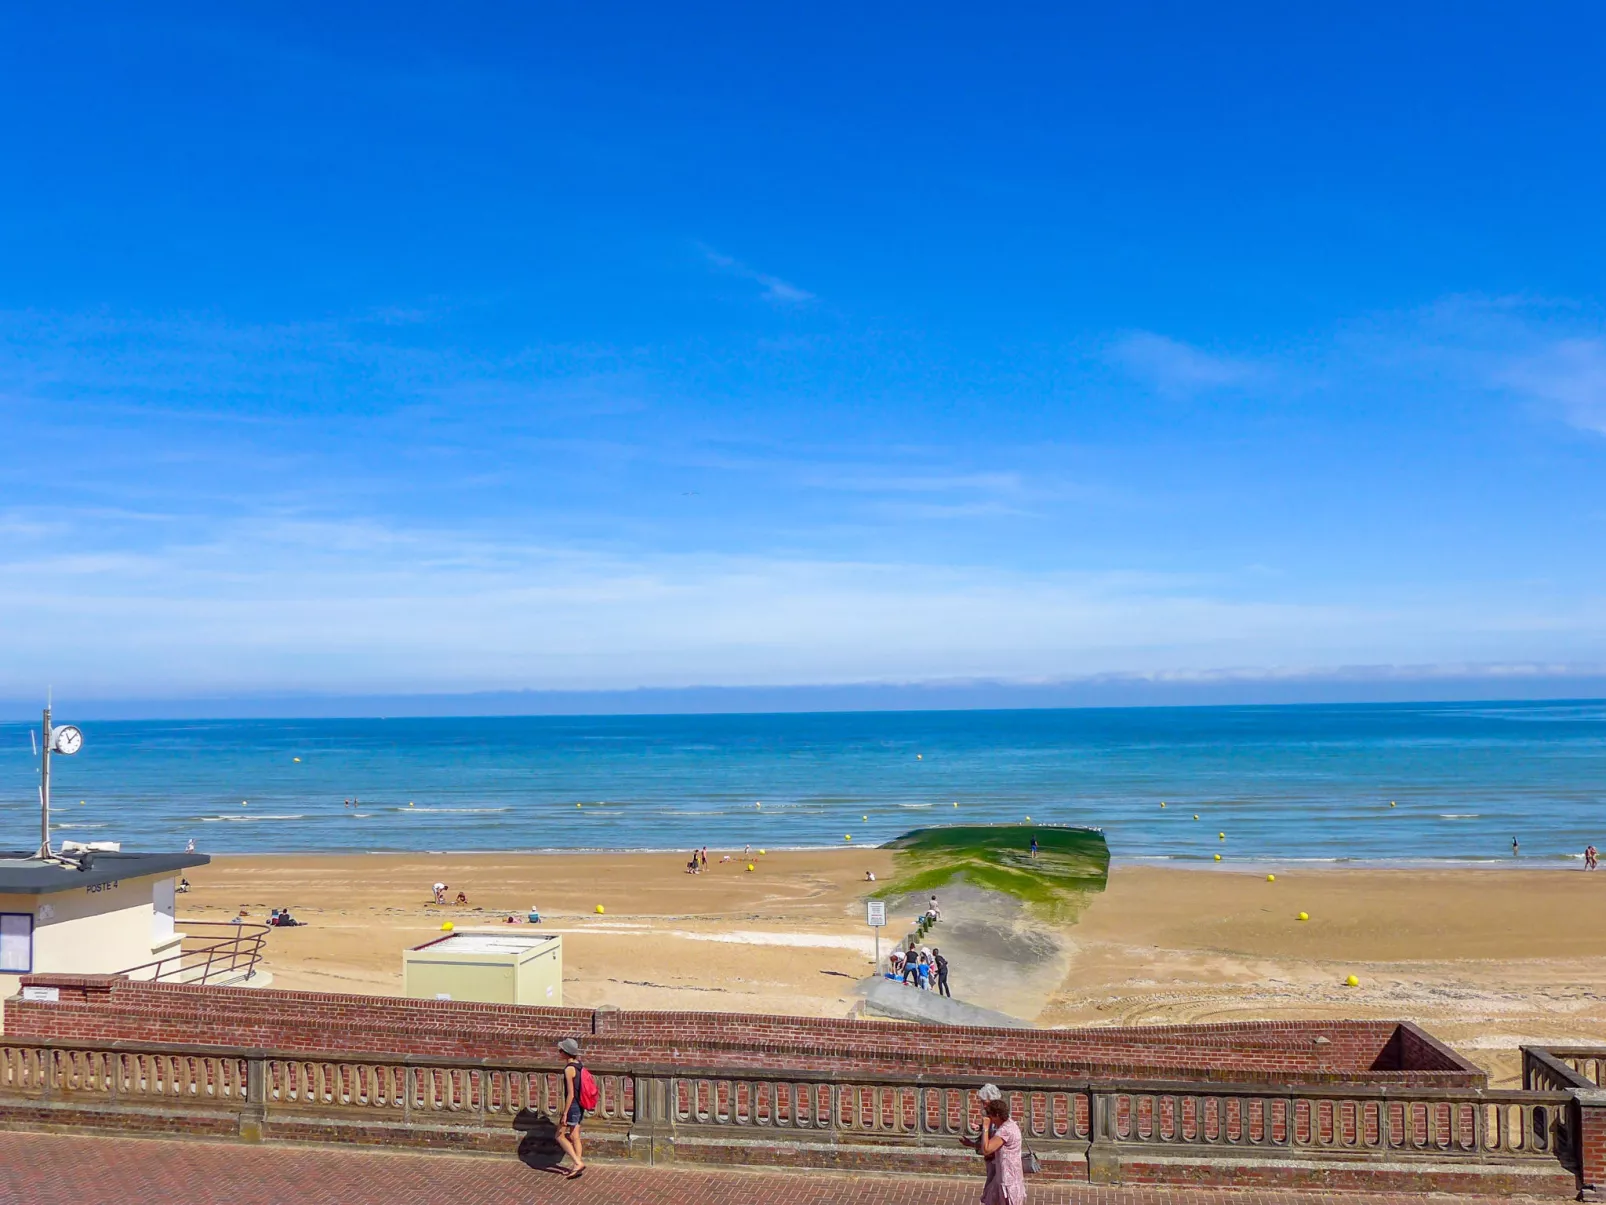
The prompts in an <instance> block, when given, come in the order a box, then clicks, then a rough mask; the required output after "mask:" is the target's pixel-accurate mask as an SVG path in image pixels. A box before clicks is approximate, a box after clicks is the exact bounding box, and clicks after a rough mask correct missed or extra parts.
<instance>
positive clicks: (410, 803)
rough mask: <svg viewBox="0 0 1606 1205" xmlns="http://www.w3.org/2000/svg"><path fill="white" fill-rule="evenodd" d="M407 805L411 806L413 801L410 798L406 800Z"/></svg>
mask: <svg viewBox="0 0 1606 1205" xmlns="http://www.w3.org/2000/svg"><path fill="white" fill-rule="evenodd" d="M407 806H408V807H412V806H413V801H412V800H411V799H409V800H408V801H407Z"/></svg>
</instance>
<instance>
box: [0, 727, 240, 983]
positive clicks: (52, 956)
mask: <svg viewBox="0 0 1606 1205" xmlns="http://www.w3.org/2000/svg"><path fill="white" fill-rule="evenodd" d="M44 738H45V740H44V750H43V754H42V756H41V758H40V791H39V797H40V817H39V848H38V849H37V850H34V851H33V852H27V851H23V850H17V851H13V852H0V1000H4V999H7V998H9V997H11V996H14V995H16V993H17V989H18V987H19V986H20V980H21V978H22V976H24V975H28V974H33V973H35V972H43V971H55V972H61V973H65V974H78V975H113V974H118V973H121V972H128V973H129V974H130V975H131V976H132V977H134V978H141V979H155V978H177V977H180V975H181V974H182V973H183V972H184V969H185V968H184V962H183V958H182V956H181V955H182V947H183V940H184V934H182V933H180V932H178V930H177V925H176V920H177V917H176V905H177V895H178V881H179V879H180V877H181V876H182V874H183V872H184V871H185V870H187V869H189V868H190V867H192V866H204V865H206V863H208V862H210V861H211V859H210V858H208V857H207V856H206V855H205V854H198V853H192V852H184V853H172V854H145V853H124V852H123V851H122V849H121V847H120V846H118V845H116V844H115V843H110V842H96V843H94V844H90V845H80V844H75V843H72V842H66V843H64V844H63V846H62V849H61V851H60V852H57V851H56V850H55V849H53V848H52V846H51V843H50V755H51V754H52V753H56V754H61V755H65V756H71V755H72V754H75V753H77V752H78V750H79V749H80V748H81V747H82V746H83V739H84V738H83V734H82V733H81V732H79V731H78V729H77V728H74V727H72V726H71V725H64V726H62V727H60V728H56V727H53V726H52V725H51V722H50V708H48V707H46V708H45V715H44ZM253 928H255V926H253ZM235 944H239V942H238V940H237V939H236V941H235ZM169 970H170V971H171V973H169ZM183 977H186V978H188V977H191V976H189V975H184V976H183ZM41 990H43V989H41Z"/></svg>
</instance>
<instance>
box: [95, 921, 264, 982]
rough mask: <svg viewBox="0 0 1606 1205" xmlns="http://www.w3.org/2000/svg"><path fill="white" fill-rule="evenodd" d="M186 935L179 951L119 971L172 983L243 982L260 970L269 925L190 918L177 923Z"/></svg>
mask: <svg viewBox="0 0 1606 1205" xmlns="http://www.w3.org/2000/svg"><path fill="white" fill-rule="evenodd" d="M175 927H176V928H177V929H178V930H179V931H180V932H181V933H183V935H184V939H183V942H182V943H181V945H180V947H179V949H178V951H177V952H175V953H172V954H168V955H167V956H165V957H163V958H158V959H155V960H154V961H152V962H143V963H141V964H140V965H139V966H136V967H129V968H128V969H127V970H124V971H118V972H116V974H118V975H125V976H127V977H128V978H130V979H141V980H147V981H149V980H160V981H163V982H170V983H201V984H204V983H213V984H215V983H219V982H223V981H229V982H243V981H246V980H249V979H250V978H251V977H252V976H253V975H255V974H256V968H257V964H258V963H259V962H261V961H262V946H263V943H264V942H265V941H266V940H267V936H268V929H269V926H267V925H258V924H238V925H236V924H231V923H230V922H228V921H213V920H187V921H179V922H177V924H176V926H175Z"/></svg>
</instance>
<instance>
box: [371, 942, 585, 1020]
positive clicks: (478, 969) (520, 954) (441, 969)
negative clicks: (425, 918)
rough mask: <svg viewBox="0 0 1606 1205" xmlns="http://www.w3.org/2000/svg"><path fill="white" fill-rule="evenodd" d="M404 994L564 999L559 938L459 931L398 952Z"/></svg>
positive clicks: (497, 1000)
mask: <svg viewBox="0 0 1606 1205" xmlns="http://www.w3.org/2000/svg"><path fill="white" fill-rule="evenodd" d="M402 982H403V989H402V990H403V992H404V994H405V995H407V996H409V997H410V998H412V999H414V1000H477V1001H480V1002H481V1003H484V1004H545V1005H552V1006H554V1007H556V1006H559V1005H561V1004H562V1003H563V938H562V937H561V936H559V935H558V934H556V933H551V934H546V933H531V932H529V931H525V932H518V931H509V930H504V929H459V930H457V931H456V932H455V933H446V934H443V935H441V936H440V937H437V938H435V940H433V941H427V942H425V943H424V944H423V945H421V946H415V947H414V948H413V949H411V950H407V951H405V952H404V953H403V954H402Z"/></svg>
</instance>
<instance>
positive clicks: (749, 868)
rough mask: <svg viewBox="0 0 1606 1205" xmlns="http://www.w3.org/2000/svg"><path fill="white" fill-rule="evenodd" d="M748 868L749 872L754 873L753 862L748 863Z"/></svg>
mask: <svg viewBox="0 0 1606 1205" xmlns="http://www.w3.org/2000/svg"><path fill="white" fill-rule="evenodd" d="M747 870H748V873H749V874H751V873H752V871H753V864H752V863H751V862H749V863H748V864H747Z"/></svg>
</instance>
